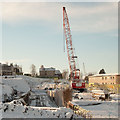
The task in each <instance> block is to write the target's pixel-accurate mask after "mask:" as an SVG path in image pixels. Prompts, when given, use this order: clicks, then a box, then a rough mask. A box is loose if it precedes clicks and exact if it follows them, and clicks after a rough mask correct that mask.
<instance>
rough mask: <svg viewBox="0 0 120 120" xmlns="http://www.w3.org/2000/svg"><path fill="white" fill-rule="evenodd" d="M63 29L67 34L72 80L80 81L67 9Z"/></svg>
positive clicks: (64, 13)
mask: <svg viewBox="0 0 120 120" xmlns="http://www.w3.org/2000/svg"><path fill="white" fill-rule="evenodd" d="M63 28H64V34H65V38H66V48H67V55H68V61H69V68H70V76H71V80H73V79H79V77H80V70H79V69H77V68H76V62H75V59H76V58H77V56H75V55H74V49H73V45H72V35H71V30H70V24H69V20H68V16H67V12H66V10H65V7H63Z"/></svg>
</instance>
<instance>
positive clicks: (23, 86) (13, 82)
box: [2, 78, 30, 93]
mask: <svg viewBox="0 0 120 120" xmlns="http://www.w3.org/2000/svg"><path fill="white" fill-rule="evenodd" d="M2 83H3V84H5V85H9V86H10V87H12V88H14V89H15V90H17V91H20V92H24V93H27V92H28V91H29V90H30V87H29V85H28V83H27V82H26V81H25V80H24V79H22V78H7V79H4V78H3V79H2Z"/></svg>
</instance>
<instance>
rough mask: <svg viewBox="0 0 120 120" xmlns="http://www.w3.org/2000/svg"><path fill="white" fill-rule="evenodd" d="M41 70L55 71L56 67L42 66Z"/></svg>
mask: <svg viewBox="0 0 120 120" xmlns="http://www.w3.org/2000/svg"><path fill="white" fill-rule="evenodd" d="M39 70H40V71H55V68H52V67H51V68H40V69H39Z"/></svg>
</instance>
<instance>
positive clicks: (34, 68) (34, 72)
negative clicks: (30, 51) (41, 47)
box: [30, 64, 37, 77]
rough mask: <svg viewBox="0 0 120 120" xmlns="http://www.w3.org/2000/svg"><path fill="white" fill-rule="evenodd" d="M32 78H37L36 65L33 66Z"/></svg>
mask: <svg viewBox="0 0 120 120" xmlns="http://www.w3.org/2000/svg"><path fill="white" fill-rule="evenodd" d="M30 69H31V76H33V77H35V76H36V74H37V73H36V66H35V65H34V64H32V65H31V67H30Z"/></svg>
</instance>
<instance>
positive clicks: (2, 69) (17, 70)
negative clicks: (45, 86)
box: [0, 63, 23, 76]
mask: <svg viewBox="0 0 120 120" xmlns="http://www.w3.org/2000/svg"><path fill="white" fill-rule="evenodd" d="M16 74H17V75H20V74H23V73H22V68H21V67H19V66H18V65H15V66H13V64H12V63H11V64H10V65H8V64H1V63H0V75H2V76H4V75H16Z"/></svg>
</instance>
